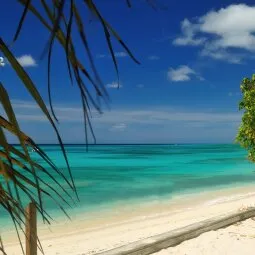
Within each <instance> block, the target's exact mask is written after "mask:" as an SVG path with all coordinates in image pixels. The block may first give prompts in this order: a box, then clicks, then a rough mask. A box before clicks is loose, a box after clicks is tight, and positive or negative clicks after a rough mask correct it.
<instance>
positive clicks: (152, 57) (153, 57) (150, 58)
mask: <svg viewBox="0 0 255 255" xmlns="http://www.w3.org/2000/svg"><path fill="white" fill-rule="evenodd" d="M148 59H149V60H159V59H160V57H159V56H156V55H151V56H149V57H148Z"/></svg>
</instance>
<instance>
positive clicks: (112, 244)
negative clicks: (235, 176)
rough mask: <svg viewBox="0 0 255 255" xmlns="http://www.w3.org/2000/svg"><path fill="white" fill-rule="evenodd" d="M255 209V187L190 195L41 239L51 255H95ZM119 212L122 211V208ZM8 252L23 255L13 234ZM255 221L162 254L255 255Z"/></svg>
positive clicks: (56, 228)
mask: <svg viewBox="0 0 255 255" xmlns="http://www.w3.org/2000/svg"><path fill="white" fill-rule="evenodd" d="M253 206H255V188H254V187H252V186H249V187H244V188H231V189H224V190H219V191H217V192H215V191H211V192H206V193H201V194H197V195H190V196H184V197H182V196H180V197H179V198H175V199H174V202H173V201H171V202H170V201H169V203H168V202H158V203H155V202H154V203H152V204H151V205H149V204H147V205H141V206H139V207H136V208H128V207H127V208H125V209H124V210H120V209H119V210H118V211H115V212H112V213H108V214H104V215H101V217H100V218H99V215H100V213H98V215H95V217H94V218H93V220H92V218H91V219H90V220H85V219H83V218H82V217H80V218H79V219H78V218H77V219H75V220H74V221H72V222H70V221H69V222H68V221H66V220H63V221H62V223H61V224H53V225H52V226H51V228H50V229H49V228H48V227H45V226H40V228H39V235H40V239H41V243H42V245H43V248H44V251H45V254H47V255H48V254H49V255H53V254H54V255H55V254H70V255H78V254H79V255H81V254H95V253H98V252H102V251H105V250H109V249H113V248H116V247H119V246H122V245H125V244H128V243H131V242H134V241H137V240H141V239H144V238H147V237H150V236H153V235H157V234H161V233H164V232H167V231H170V230H172V229H176V228H179V227H183V226H186V225H189V224H192V223H195V222H198V221H201V220H205V219H208V218H211V217H215V216H217V215H222V214H227V213H230V212H236V211H240V210H244V209H245V208H247V207H253ZM116 209H117V208H116ZM2 236H3V239H4V242H5V248H6V253H7V254H8V255H9V254H21V250H20V247H19V245H18V243H17V240H15V239H14V238H13V232H10V233H3V234H2ZM254 247H255V221H253V220H252V219H248V220H246V221H244V222H242V223H240V224H239V223H238V224H236V225H233V226H230V227H227V228H225V229H220V230H218V231H211V232H207V233H205V234H202V235H201V236H199V237H197V238H195V239H192V240H189V241H185V242H183V243H182V244H180V245H178V246H176V247H173V248H169V249H166V250H162V251H160V252H159V254H160V255H161V254H180V255H184V254H191V255H193V254H194V255H195V254H196V255H197V254H205V255H212V254H213V255H214V254H247V255H248V254H254Z"/></svg>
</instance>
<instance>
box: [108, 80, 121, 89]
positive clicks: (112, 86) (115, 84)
mask: <svg viewBox="0 0 255 255" xmlns="http://www.w3.org/2000/svg"><path fill="white" fill-rule="evenodd" d="M106 87H107V88H110V89H118V88H122V87H123V86H122V84H121V83H118V82H117V81H113V82H111V83H108V84H106Z"/></svg>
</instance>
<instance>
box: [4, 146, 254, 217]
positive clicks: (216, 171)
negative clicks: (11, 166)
mask: <svg viewBox="0 0 255 255" xmlns="http://www.w3.org/2000/svg"><path fill="white" fill-rule="evenodd" d="M41 148H42V149H43V150H45V152H46V153H47V154H48V155H49V157H50V158H51V159H52V160H53V161H54V162H55V164H56V165H57V166H58V167H59V168H60V169H62V170H63V171H64V172H65V173H67V169H66V165H65V162H64V160H63V156H62V153H61V151H60V147H59V146H55V145H44V146H41ZM66 150H67V154H68V158H69V162H70V165H71V169H72V173H73V176H74V179H75V183H76V187H77V191H78V194H79V199H80V202H79V203H78V204H77V205H76V207H75V209H74V210H76V211H77V212H78V211H79V212H82V213H86V212H93V211H99V210H103V209H107V208H108V209H110V208H111V207H112V206H115V205H117V204H121V203H123V204H126V203H129V204H132V203H134V204H135V203H141V202H143V201H150V200H161V199H165V198H167V199H171V198H172V197H174V196H176V195H180V194H190V193H195V192H201V191H205V190H209V189H219V188H224V187H233V186H235V187H239V186H240V187H241V186H245V185H248V184H252V183H254V184H255V164H252V163H250V162H249V161H248V160H247V159H246V151H245V150H243V149H241V148H240V147H239V146H238V145H223V144H219V145H217V144H213V145H211V144H203V145H202V144H201V145H195V144H185V145H184V144H183V145H91V146H89V148H88V152H86V146H85V145H66ZM31 155H33V157H34V158H35V159H36V160H37V161H38V163H41V164H43V165H44V166H45V167H47V166H46V165H45V163H44V162H43V161H42V160H41V159H40V158H38V157H37V156H36V153H32V154H31ZM59 180H60V182H61V181H62V180H61V179H59ZM47 182H49V183H51V181H50V180H47ZM65 185H66V184H65ZM44 203H45V205H46V208H47V209H48V210H49V211H50V212H51V213H52V214H53V215H54V214H58V213H60V211H59V210H56V205H55V203H54V202H53V201H51V200H50V199H48V198H45V199H44ZM2 219H3V217H1V220H2Z"/></svg>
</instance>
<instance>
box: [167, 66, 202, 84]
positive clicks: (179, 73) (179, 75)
mask: <svg viewBox="0 0 255 255" xmlns="http://www.w3.org/2000/svg"><path fill="white" fill-rule="evenodd" d="M192 75H193V76H196V77H197V78H198V79H199V80H201V81H202V80H204V78H203V77H201V76H199V75H198V74H197V73H196V72H195V71H194V70H193V69H191V68H190V67H189V66H186V65H182V66H179V67H177V68H175V69H174V68H169V70H168V72H167V78H168V80H169V81H174V82H180V81H189V80H190V79H191V76H192Z"/></svg>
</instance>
